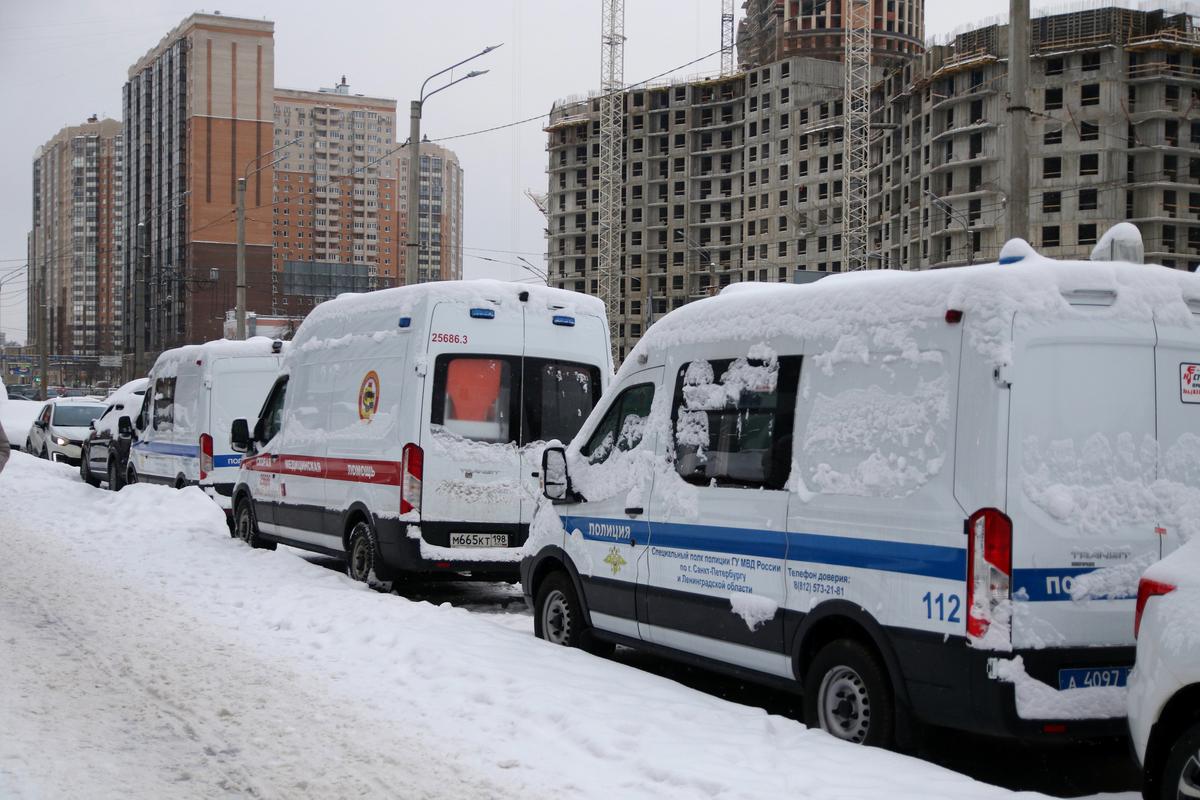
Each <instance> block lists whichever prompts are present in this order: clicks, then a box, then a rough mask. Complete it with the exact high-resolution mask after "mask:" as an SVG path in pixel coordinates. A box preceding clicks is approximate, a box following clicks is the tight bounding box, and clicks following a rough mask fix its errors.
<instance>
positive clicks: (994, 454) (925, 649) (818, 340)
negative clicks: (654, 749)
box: [521, 240, 1200, 746]
mask: <svg viewBox="0 0 1200 800" xmlns="http://www.w3.org/2000/svg"><path fill="white" fill-rule="evenodd" d="M1006 251H1007V252H1006V253H1005V254H1004V259H1003V260H1004V261H1005V262H1007V263H999V264H990V265H981V266H973V267H964V268H959V269H946V270H937V271H926V272H870V273H855V274H848V275H841V276H831V277H828V278H825V279H823V280H821V281H819V282H816V283H812V284H808V285H803V286H797V285H755V284H737V285H734V286H731V287H729V288H728V289H726V290H724V291H723V292H722V293H721V294H720V295H719V296H717V297H713V298H709V299H705V300H701V301H698V302H695V303H692V304H690V305H687V306H684V307H682V308H680V309H678V310H675V311H672V312H671V313H670V314H668V315H666V316H665V317H663V318H662V319H661V320H659V321H658V322H657V323H655V325H654V326H653V327H652V328H651V329H650V330H648V331H647V333H646V335H645V336H644V337H643V338H642V340H641V341H640V342H639V344H638V346H637V347H636V349H635V350H634V351H633V353H632V354H631V356H630V357H629V358H628V359H627V361H626V362H625V363H624V365H623V366H622V368H621V370H620V372H619V374H618V375H617V377H616V378H615V379H614V383H613V386H612V387H611V388H610V389H609V391H608V392H607V393H606V394H605V396H604V398H603V399H602V401H601V402H600V404H599V405H598V406H597V407H596V409H595V410H594V412H593V413H592V415H591V416H590V417H589V419H588V421H587V422H586V423H585V424H584V425H583V427H582V428H581V430H580V432H579V434H578V435H577V436H576V437H575V438H574V440H572V442H571V443H570V445H569V446H568V447H561V446H550V447H548V448H547V449H546V451H545V453H544V456H543V458H544V463H543V470H542V471H543V483H544V486H543V491H544V494H545V497H547V498H549V499H550V500H552V501H553V502H552V503H546V504H545V505H544V506H543V507H542V508H541V509H539V512H538V516H537V518H536V519H535V520H534V524H533V528H532V533H531V536H530V541H529V543H528V545H527V548H526V553H527V555H526V558H525V559H524V560H523V562H522V565H521V577H522V585H523V588H524V592H525V594H526V599H527V601H528V602H529V603H530V605H531V606H532V608H533V609H534V614H535V626H536V632H537V634H538V636H540V637H542V638H544V639H547V640H549V641H551V642H557V643H560V644H564V645H571V646H579V647H584V648H589V649H593V650H604V649H609V648H611V647H612V645H613V644H621V645H627V646H630V647H636V648H644V649H649V650H655V651H660V652H662V653H664V654H667V655H670V656H674V657H679V658H682V659H685V660H690V661H693V662H695V663H698V664H701V665H705V666H709V667H713V668H716V669H722V670H728V671H733V672H736V673H738V674H742V675H746V676H750V677H753V678H757V679H761V680H763V681H767V682H776V683H781V684H783V685H786V686H790V687H795V688H798V689H800V690H801V691H802V692H803V699H804V708H805V717H806V722H807V723H808V724H809V725H811V726H819V727H821V728H823V729H824V730H826V731H829V732H830V733H832V734H834V735H836V736H838V737H840V738H843V739H845V740H848V741H852V742H862V743H866V744H874V745H885V746H886V745H889V744H891V743H893V742H894V741H896V737H897V735H902V736H903V735H906V734H907V733H908V732H911V731H912V730H915V729H916V727H915V726H914V725H911V724H910V723H912V722H916V723H921V722H924V723H930V724H936V725H941V726H948V727H953V728H960V729H969V730H974V731H979V732H984V733H989V734H998V735H1011V736H1020V737H1040V736H1055V735H1059V736H1068V737H1075V736H1080V737H1085V736H1090V735H1099V734H1107V733H1120V730H1121V725H1122V721H1121V717H1123V715H1124V707H1125V702H1124V693H1125V689H1124V684H1125V680H1126V677H1127V675H1128V672H1129V668H1130V666H1131V665H1132V663H1133V658H1134V650H1133V644H1134V639H1133V611H1134V599H1135V596H1136V576H1137V575H1138V574H1139V573H1140V571H1141V570H1142V569H1144V567H1145V565H1147V564H1149V563H1150V562H1152V561H1154V560H1157V559H1158V558H1160V557H1161V555H1163V554H1164V553H1166V552H1167V551H1169V550H1171V549H1173V548H1174V547H1175V546H1176V545H1177V544H1178V543H1179V541H1180V540H1181V538H1186V536H1187V535H1189V534H1190V533H1191V532H1192V531H1190V530H1189V526H1192V527H1195V526H1196V525H1197V524H1198V520H1200V515H1198V514H1196V513H1194V509H1196V508H1200V488H1198V487H1200V480H1198V479H1200V448H1198V447H1197V445H1200V436H1198V432H1200V317H1198V316H1197V315H1200V278H1197V277H1196V276H1193V275H1190V274H1187V273H1182V272H1176V271H1174V270H1170V269H1165V268H1163V267H1158V266H1147V265H1142V264H1136V265H1135V264H1127V263H1104V262H1073V263H1068V262H1056V261H1051V260H1049V259H1045V258H1041V257H1039V256H1038V255H1037V254H1036V253H1034V252H1033V251H1032V250H1031V249H1029V247H1028V245H1026V244H1025V243H1024V242H1020V241H1019V240H1018V241H1014V242H1012V243H1010V245H1009V246H1008V247H1007V248H1006ZM1189 507H1190V508H1191V509H1193V512H1192V513H1190V515H1189V512H1188V508H1189ZM1189 520H1190V521H1189Z"/></svg>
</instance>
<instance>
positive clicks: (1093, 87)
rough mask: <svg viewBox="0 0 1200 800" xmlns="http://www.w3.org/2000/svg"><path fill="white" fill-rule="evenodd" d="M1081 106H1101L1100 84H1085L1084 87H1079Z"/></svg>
mask: <svg viewBox="0 0 1200 800" xmlns="http://www.w3.org/2000/svg"><path fill="white" fill-rule="evenodd" d="M1079 105H1081V106H1098V105H1100V84H1098V83H1085V84H1084V85H1083V86H1081V87H1079Z"/></svg>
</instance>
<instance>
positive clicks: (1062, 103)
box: [868, 8, 1200, 270]
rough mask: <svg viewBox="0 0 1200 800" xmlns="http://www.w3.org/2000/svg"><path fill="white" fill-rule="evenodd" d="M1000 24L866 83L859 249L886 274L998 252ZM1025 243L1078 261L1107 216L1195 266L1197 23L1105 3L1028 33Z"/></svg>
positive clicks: (1164, 257)
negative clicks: (865, 226) (863, 238)
mask: <svg viewBox="0 0 1200 800" xmlns="http://www.w3.org/2000/svg"><path fill="white" fill-rule="evenodd" d="M1007 51H1008V29H1007V26H1006V25H990V26H987V27H983V28H979V29H976V30H973V31H969V32H967V33H963V34H960V35H958V36H956V37H954V39H953V40H952V41H950V42H949V43H948V44H945V45H941V46H935V47H932V48H930V50H929V52H928V53H926V55H925V56H924V57H922V58H921V59H920V60H919V61H916V62H914V63H912V64H911V65H910V66H908V67H906V68H905V70H904V71H903V73H896V74H893V75H891V76H889V77H888V79H887V80H885V81H883V82H882V83H879V84H877V85H876V89H875V92H874V95H873V99H872V108H873V117H872V127H873V129H876V130H880V131H883V132H884V133H883V135H880V136H879V137H877V138H876V139H874V141H873V143H872V149H871V163H872V171H871V183H870V186H871V201H870V202H871V207H870V219H871V228H870V235H869V239H868V241H869V243H870V248H871V250H872V252H873V253H874V254H875V256H876V257H877V258H878V259H879V262H880V264H881V265H882V266H885V267H889V268H894V269H919V268H923V267H941V266H951V265H959V264H966V263H968V262H970V261H993V260H995V259H996V257H997V256H998V255H999V252H1000V248H1001V247H1002V246H1003V244H1004V234H1005V224H1004V214H1005V207H1006V195H1005V192H1006V190H1007V182H1008V178H1007V176H1008V172H1009V160H1008V157H1007V138H1006V134H1005V130H1004V129H1005V127H1006V126H1007V119H1006V114H1005V109H1006V107H1007V105H1008V102H1009V101H1008V99H1007V96H1006V92H1007V88H1008V87H1007V78H1008V66H1007V57H1008V52H1007ZM1031 55H1032V63H1031V65H1030V71H1029V76H1030V85H1029V89H1028V95H1027V100H1028V103H1029V106H1030V108H1031V109H1032V113H1031V115H1030V116H1031V121H1030V125H1029V159H1030V165H1029V166H1030V189H1031V193H1030V198H1029V222H1030V225H1029V231H1030V238H1031V242H1030V243H1031V244H1032V245H1033V246H1034V247H1036V248H1037V249H1038V250H1039V252H1042V253H1044V254H1046V255H1048V256H1051V257H1055V258H1086V257H1087V256H1088V254H1089V253H1090V252H1091V249H1092V246H1093V245H1094V244H1095V243H1096V239H1097V237H1099V236H1101V235H1103V233H1104V231H1105V230H1106V229H1107V228H1109V227H1110V226H1112V225H1113V224H1114V223H1116V222H1120V221H1123V220H1128V221H1130V222H1133V223H1134V224H1136V225H1137V226H1138V228H1139V229H1140V230H1141V232H1142V239H1143V242H1144V244H1145V250H1146V260H1147V261H1153V262H1156V263H1159V264H1163V265H1165V266H1169V267H1179V268H1187V269H1191V270H1195V269H1196V268H1197V266H1200V27H1197V20H1196V18H1195V17H1192V16H1189V15H1187V14H1165V13H1164V12H1162V11H1134V10H1128V9H1122V8H1101V9H1088V10H1082V11H1076V12H1072V13H1068V14H1056V15H1053V16H1046V17H1042V18H1039V19H1036V20H1034V21H1033V24H1032V26H1031Z"/></svg>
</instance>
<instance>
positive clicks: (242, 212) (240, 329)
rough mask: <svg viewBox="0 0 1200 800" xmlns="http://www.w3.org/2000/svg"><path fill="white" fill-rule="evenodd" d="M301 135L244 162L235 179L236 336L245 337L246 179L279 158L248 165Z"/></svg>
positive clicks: (291, 143) (289, 143) (275, 162)
mask: <svg viewBox="0 0 1200 800" xmlns="http://www.w3.org/2000/svg"><path fill="white" fill-rule="evenodd" d="M301 138H302V137H299V136H297V137H296V138H295V139H292V140H291V141H290V142H284V143H283V144H281V145H279V147H276V148H275V149H274V150H268V151H267V152H265V153H260V154H259V155H256V156H255V157H254V158H252V159H250V160H249V161H248V162H246V168H245V169H244V170H242V177H240V178H238V181H237V338H238V339H239V340H240V339H245V338H246V181H247V180H249V179H250V176H251V175H256V174H258V173H259V172H262V171H263V170H264V169H270V168H271V167H273V166H275V165H276V164H278V163H279V161H280V159H278V158H277V159H275V160H274V161H272V162H271V163H270V164H263V165H262V166H261V167H259V168H258V169H256V170H254V171H253V172H251V171H250V167H252V166H253V165H254V164H257V163H258V162H259V161H261V160H262V159H264V158H266V157H267V156H269V155H271V154H272V153H276V152H278V151H280V150H283V149H284V148H286V147H290V146H292V145H294V144H295V143H296V142H298V141H300V139H301Z"/></svg>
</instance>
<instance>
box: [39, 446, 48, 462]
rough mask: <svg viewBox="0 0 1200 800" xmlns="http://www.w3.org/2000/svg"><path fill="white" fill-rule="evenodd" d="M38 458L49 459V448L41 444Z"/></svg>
mask: <svg viewBox="0 0 1200 800" xmlns="http://www.w3.org/2000/svg"><path fill="white" fill-rule="evenodd" d="M39 458H43V459H45V460H46V461H49V460H50V449H49V448H48V447H46V445H42V454H41V455H40V456H39Z"/></svg>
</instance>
